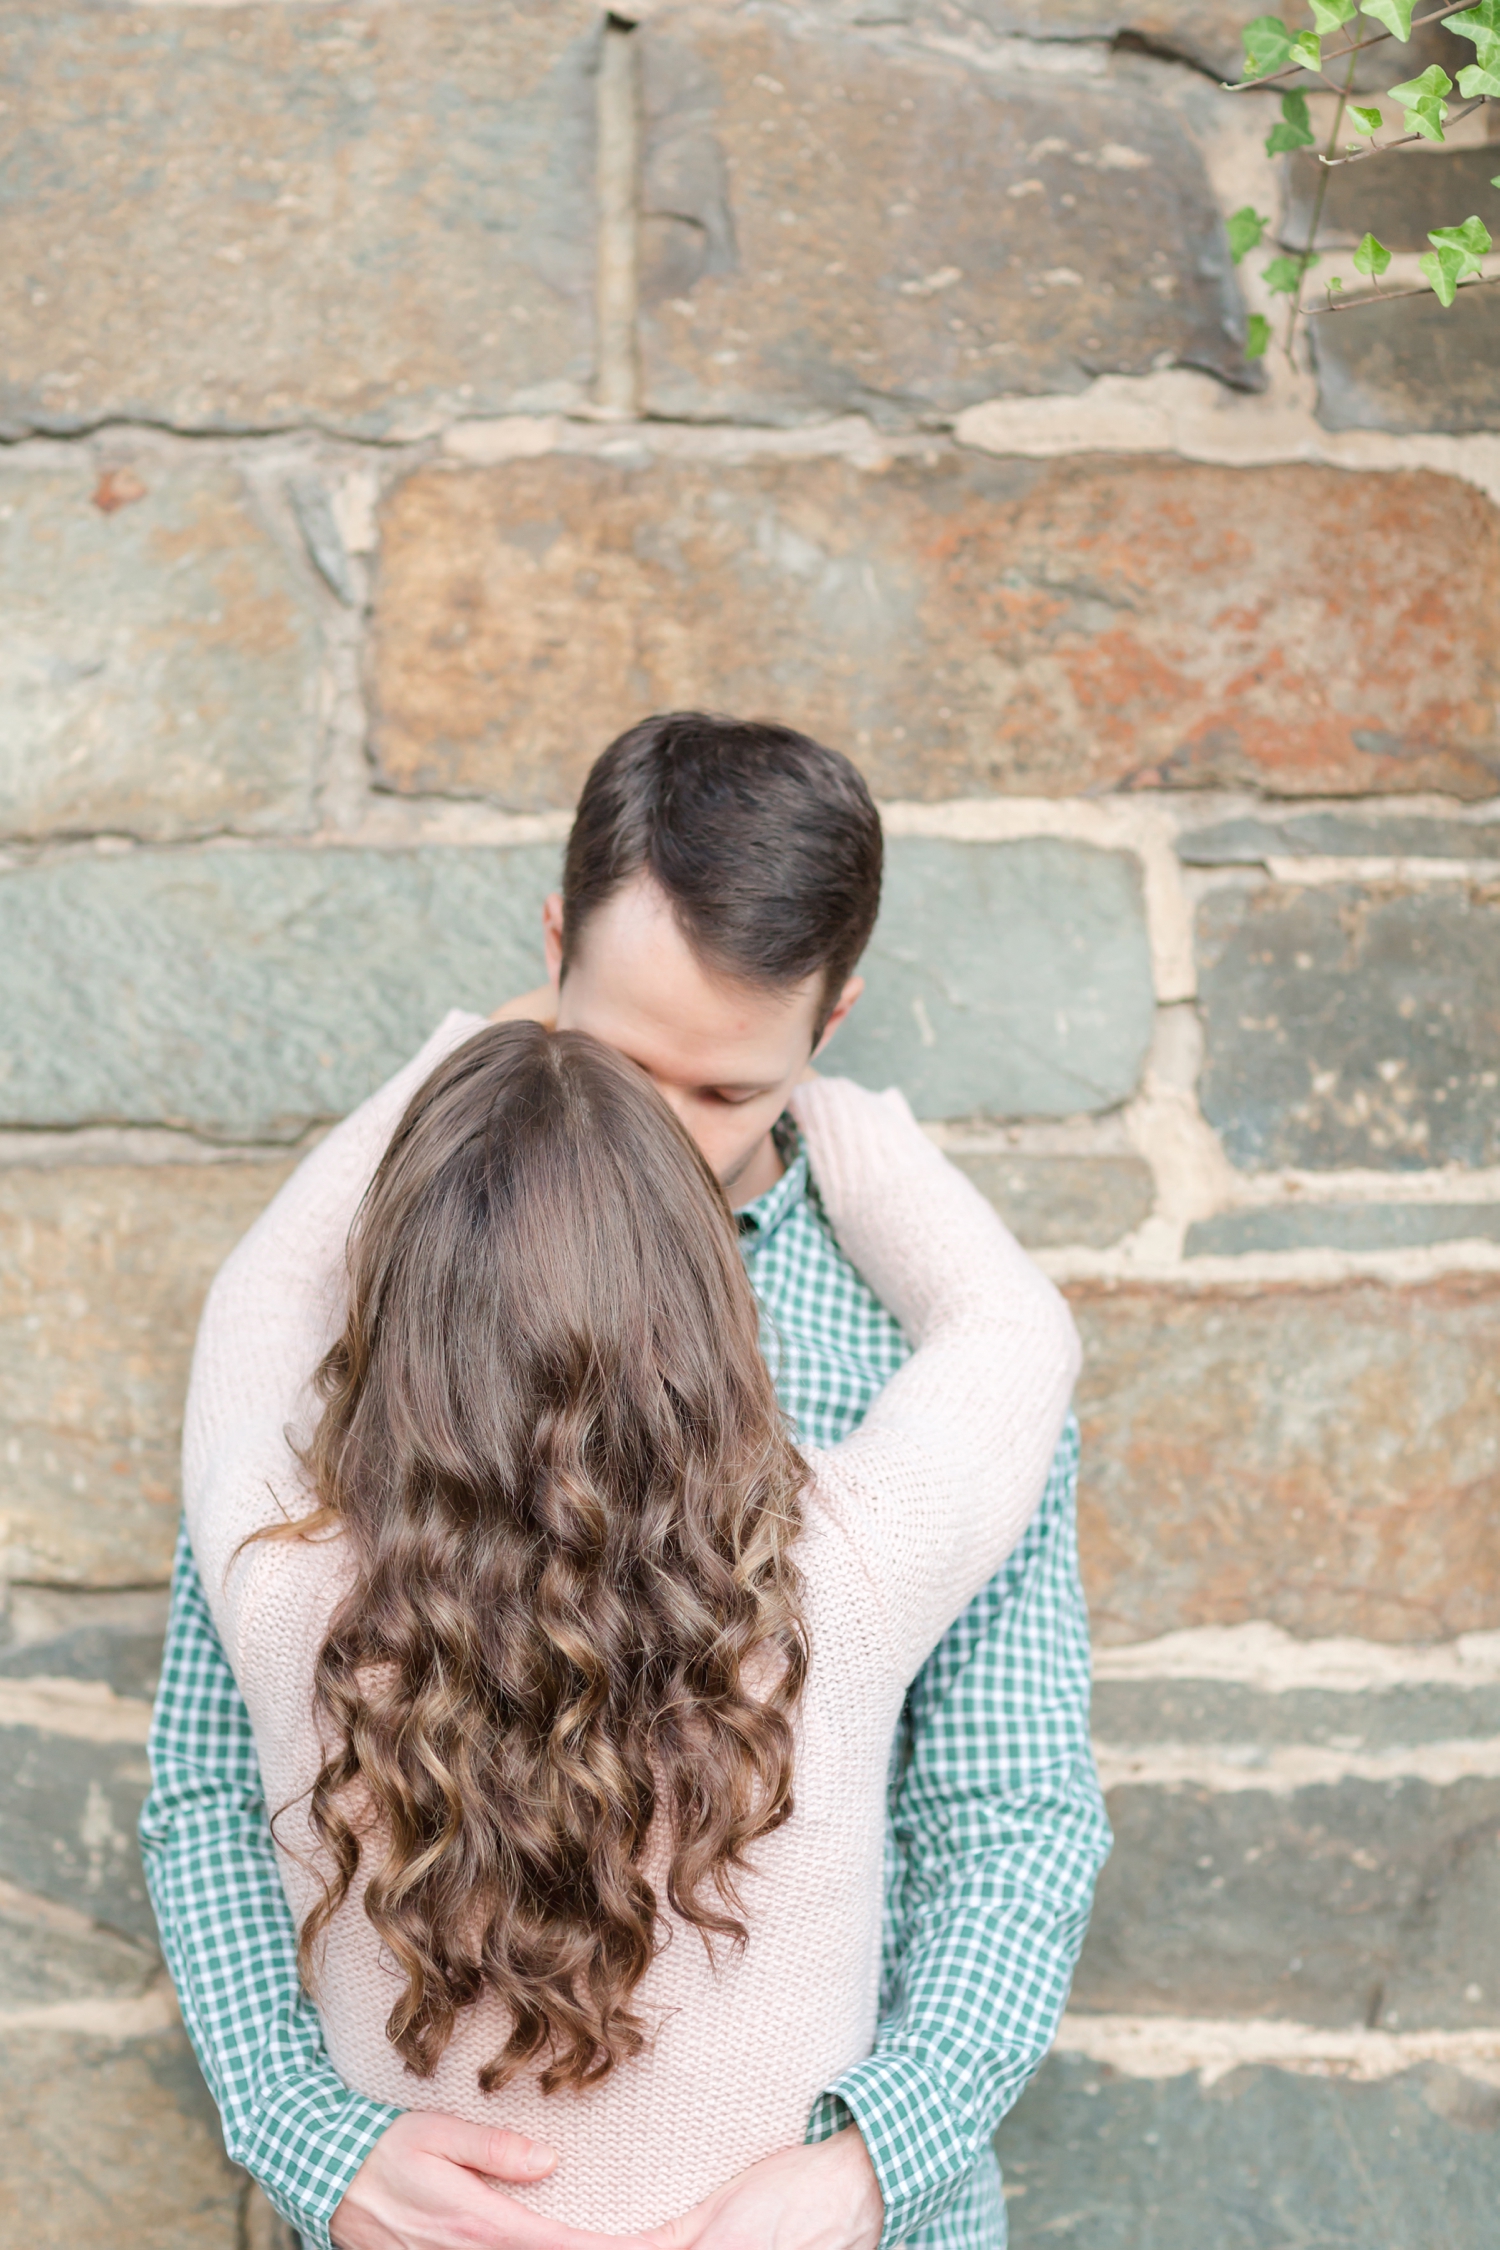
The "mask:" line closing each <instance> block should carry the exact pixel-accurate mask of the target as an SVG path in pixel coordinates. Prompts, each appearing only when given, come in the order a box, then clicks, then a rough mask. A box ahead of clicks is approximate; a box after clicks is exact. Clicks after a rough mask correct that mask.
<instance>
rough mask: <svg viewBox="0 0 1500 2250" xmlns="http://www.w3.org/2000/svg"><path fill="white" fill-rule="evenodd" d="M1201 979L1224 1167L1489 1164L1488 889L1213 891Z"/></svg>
mask: <svg viewBox="0 0 1500 2250" xmlns="http://www.w3.org/2000/svg"><path fill="white" fill-rule="evenodd" d="M1198 972H1199V987H1198V989H1199V995H1200V1000H1201V1004H1202V1010H1203V1020H1204V1025H1205V1030H1206V1035H1207V1060H1206V1062H1205V1066H1204V1071H1203V1077H1202V1081H1201V1084H1200V1089H1199V1091H1200V1097H1201V1100H1202V1103H1203V1110H1204V1114H1205V1116H1206V1117H1207V1118H1208V1121H1209V1123H1210V1124H1211V1125H1213V1126H1214V1127H1216V1128H1217V1130H1218V1131H1219V1133H1220V1134H1221V1135H1222V1137H1223V1141H1224V1146H1225V1148H1226V1149H1227V1151H1228V1152H1229V1155H1230V1157H1231V1158H1232V1160H1233V1161H1234V1162H1235V1163H1236V1164H1240V1165H1243V1166H1244V1167H1245V1168H1246V1169H1247V1170H1250V1171H1259V1170H1264V1169H1266V1168H1268V1167H1271V1166H1275V1165H1280V1164H1295V1165H1304V1166H1308V1167H1310V1168H1312V1169H1315V1170H1327V1169H1329V1168H1332V1167H1335V1166H1340V1165H1351V1164H1352V1165H1379V1166H1384V1167H1388V1168H1390V1169H1392V1170H1412V1169H1417V1168H1420V1167H1423V1166H1426V1165H1432V1164H1472V1165H1482V1164H1494V1163H1496V1162H1497V1161H1500V884H1488V885H1486V884H1472V885H1471V884H1459V883H1451V884H1449V883H1445V884H1444V885H1443V886H1442V887H1441V888H1440V889H1434V890H1432V891H1429V892H1427V893H1420V892H1418V893H1412V892H1408V891H1404V890H1401V889H1398V888H1396V887H1394V886H1377V885H1373V884H1371V885H1356V884H1352V883H1349V884H1338V885H1327V886H1324V885H1318V886H1316V887H1314V886H1308V887H1306V888H1295V889H1294V888H1282V887H1281V886H1279V885H1276V884H1265V885H1262V886H1259V887H1252V888H1244V887H1241V886H1239V885H1234V886H1231V887H1228V888H1225V889H1222V890H1216V891H1213V892H1212V893H1211V894H1210V895H1209V896H1208V897H1207V898H1206V899H1205V900H1204V901H1203V902H1202V904H1201V906H1200V908H1199V910H1198Z"/></svg>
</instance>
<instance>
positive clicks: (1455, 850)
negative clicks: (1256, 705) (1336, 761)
mask: <svg viewBox="0 0 1500 2250" xmlns="http://www.w3.org/2000/svg"><path fill="white" fill-rule="evenodd" d="M1177 856H1178V858H1179V859H1180V860H1181V861H1182V862H1183V864H1184V865H1185V866H1187V867H1250V866H1256V865H1264V863H1265V862H1266V861H1267V860H1271V859H1471V860H1472V859H1495V860H1500V821H1493V820H1487V821H1481V820H1426V819H1422V818H1420V817H1416V816H1413V817H1411V818H1408V819H1402V818H1399V817H1397V818H1394V819H1392V818H1385V819H1380V818H1376V819H1373V820H1372V819H1361V818H1359V817H1358V816H1357V815H1356V816H1354V817H1346V816H1345V815H1344V814H1342V813H1298V814H1297V815H1296V817H1295V818H1294V819H1291V820H1265V819H1262V818H1260V817H1259V816H1257V815H1254V814H1242V815H1241V816H1240V817H1239V818H1237V819H1234V820H1220V821H1215V822H1214V823H1213V825H1212V826H1211V827H1208V828H1193V829H1189V831H1188V832H1187V834H1186V835H1183V836H1179V837H1178V839H1177Z"/></svg>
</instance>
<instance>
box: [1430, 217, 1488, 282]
mask: <svg viewBox="0 0 1500 2250" xmlns="http://www.w3.org/2000/svg"><path fill="white" fill-rule="evenodd" d="M1427 239H1428V241H1429V242H1430V243H1431V244H1432V246H1433V248H1434V249H1435V250H1437V251H1444V250H1455V251H1457V253H1458V255H1459V257H1460V258H1462V259H1463V261H1464V268H1463V270H1464V272H1465V273H1478V271H1479V261H1480V259H1481V258H1484V257H1487V256H1488V255H1489V249H1490V230H1489V228H1488V227H1487V226H1486V225H1485V223H1484V221H1483V219H1475V218H1469V219H1465V221H1464V223H1463V225H1462V226H1461V227H1434V228H1433V230H1432V232H1431V233H1430V234H1429V235H1428V237H1427Z"/></svg>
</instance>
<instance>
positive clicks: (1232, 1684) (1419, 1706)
mask: <svg viewBox="0 0 1500 2250" xmlns="http://www.w3.org/2000/svg"><path fill="white" fill-rule="evenodd" d="M1093 1722H1094V1736H1095V1740H1096V1741H1097V1742H1099V1743H1101V1744H1104V1745H1107V1746H1111V1747H1114V1748H1118V1749H1121V1750H1130V1749H1136V1748H1140V1747H1142V1746H1148V1745H1151V1744H1160V1743H1194V1744H1203V1745H1216V1746H1218V1747H1219V1748H1220V1749H1221V1750H1223V1752H1224V1753H1225V1755H1226V1756H1227V1757H1229V1758H1230V1759H1232V1760H1233V1762H1235V1763H1237V1764H1239V1765H1242V1766H1245V1767H1248V1768H1253V1766H1254V1765H1255V1763H1256V1762H1257V1761H1259V1760H1263V1759H1264V1757H1265V1756H1266V1754H1267V1753H1268V1752H1270V1751H1272V1750H1275V1749H1279V1748H1282V1747H1285V1746H1293V1747H1295V1746H1308V1747H1311V1748H1314V1749H1333V1750H1339V1751H1383V1750H1402V1749H1409V1748H1411V1747H1412V1746H1414V1745H1421V1744H1426V1743H1433V1742H1474V1743H1476V1744H1483V1743H1488V1742H1491V1741H1493V1740H1494V1738H1495V1737H1496V1736H1497V1735H1500V1686H1496V1685H1493V1684H1491V1683H1489V1682H1485V1683H1484V1684H1482V1685H1479V1686H1475V1687H1465V1686H1460V1685H1449V1684H1447V1683H1445V1682H1441V1681H1404V1682H1402V1683H1400V1684H1399V1685H1397V1686H1386V1687H1381V1688H1371V1687H1364V1688H1351V1689H1333V1688H1281V1689H1277V1690H1274V1691H1272V1690H1268V1689H1264V1688H1254V1687H1247V1686H1245V1685H1243V1684H1242V1683H1241V1682H1239V1681H1235V1680H1171V1679H1144V1680H1115V1679H1109V1678H1108V1677H1106V1678H1104V1679H1096V1680H1095V1682H1094V1705H1093ZM1496 1998H1497V1999H1500V1993H1497V1994H1496Z"/></svg>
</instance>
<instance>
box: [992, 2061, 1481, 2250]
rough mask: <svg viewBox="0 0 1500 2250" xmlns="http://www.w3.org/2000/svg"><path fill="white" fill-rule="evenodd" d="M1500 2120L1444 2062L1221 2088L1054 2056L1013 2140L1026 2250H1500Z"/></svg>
mask: <svg viewBox="0 0 1500 2250" xmlns="http://www.w3.org/2000/svg"><path fill="white" fill-rule="evenodd" d="M1497 2124H1500V2101H1497V2100H1496V2097H1495V2092H1494V2089H1493V2088H1492V2087H1488V2086H1483V2085H1480V2084H1478V2083H1476V2082H1475V2081H1474V2080H1472V2079H1467V2078H1461V2077H1460V2076H1459V2074H1458V2073H1457V2072H1456V2071H1453V2070H1450V2069H1446V2068H1443V2067H1441V2066H1432V2065H1428V2066H1425V2067H1423V2068H1422V2069H1419V2070H1411V2071H1406V2072H1404V2073H1403V2074H1402V2075H1401V2076H1400V2077H1398V2078H1393V2079H1385V2080H1382V2081H1379V2082H1378V2083H1376V2084H1374V2085H1355V2084H1348V2083H1346V2082H1344V2081H1341V2080H1339V2079H1336V2078H1315V2077H1304V2076H1302V2075H1300V2074H1297V2075H1293V2074H1292V2073H1290V2072H1286V2071H1278V2070H1240V2071H1235V2072H1234V2073H1233V2074H1232V2075H1231V2076H1230V2077H1228V2078H1226V2079H1223V2080H1221V2081H1220V2082H1219V2083H1218V2084H1217V2085H1214V2086H1209V2087H1205V2086H1203V2085H1202V2084H1201V2083H1200V2081H1199V2080H1198V2078H1197V2077H1196V2076H1195V2075H1192V2074H1188V2075H1185V2076H1183V2077H1181V2078H1170V2079H1132V2078H1119V2077H1117V2076H1116V2075H1115V2074H1114V2073H1113V2072H1112V2071H1110V2070H1107V2069H1105V2068H1103V2067H1101V2066H1100V2065H1099V2064H1097V2063H1092V2062H1089V2061H1086V2060H1085V2059H1084V2058H1082V2057H1080V2056H1072V2055H1058V2056H1054V2057H1053V2058H1052V2059H1051V2060H1050V2061H1049V2062H1047V2063H1044V2064H1043V2066H1042V2070H1041V2072H1040V2075H1039V2076H1038V2078H1037V2079H1036V2081H1035V2083H1034V2084H1033V2085H1032V2086H1031V2088H1030V2089H1029V2090H1028V2091H1027V2092H1026V2093H1025V2094H1023V2096H1022V2097H1021V2100H1020V2102H1019V2104H1018V2105H1017V2107H1016V2108H1015V2109H1014V2110H1013V2111H1012V2112H1011V2115H1010V2116H1009V2117H1008V2118H1007V2119H1006V2121H1005V2124H1004V2125H1003V2126H1002V2127H1001V2129H1000V2137H999V2148H1000V2157H1001V2162H1002V2164H1003V2165H1004V2168H1005V2177H1006V2186H1007V2187H1008V2188H1009V2190H1010V2199H1009V2201H1008V2202H1007V2205H1006V2212H1007V2216H1008V2218H1009V2221H1010V2250H1054V2246H1055V2245H1056V2244H1057V2243H1059V2242H1062V2243H1066V2244H1068V2245H1069V2250H1073V2246H1075V2245H1076V2250H1207V2246H1208V2245H1212V2250H1490V2246H1491V2245H1492V2243H1493V2241H1494V2238H1495V2205H1496V2198H1497V2196H1500V2132H1497V2131H1496V2130H1495V2128H1496V2126H1497Z"/></svg>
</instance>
